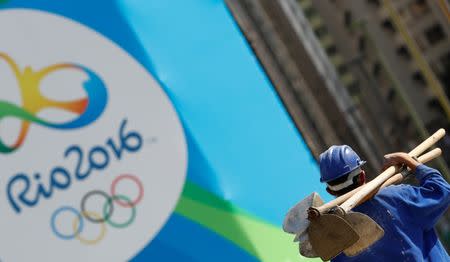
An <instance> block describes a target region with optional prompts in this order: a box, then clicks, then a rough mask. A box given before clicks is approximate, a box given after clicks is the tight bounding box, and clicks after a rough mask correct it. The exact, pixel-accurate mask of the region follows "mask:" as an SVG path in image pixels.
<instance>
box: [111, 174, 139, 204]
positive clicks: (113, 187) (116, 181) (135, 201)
mask: <svg viewBox="0 0 450 262" xmlns="http://www.w3.org/2000/svg"><path fill="white" fill-rule="evenodd" d="M127 178H128V179H129V180H131V181H133V182H135V183H136V185H137V186H138V187H139V195H138V197H137V198H136V199H135V200H134V201H132V202H131V205H130V203H127V204H124V203H122V202H121V201H119V200H117V201H116V203H117V204H118V205H120V206H123V207H131V206H135V205H137V204H138V203H139V202H140V201H141V200H142V197H143V196H144V186H143V185H142V182H141V181H140V180H139V179H138V178H137V177H135V176H132V175H120V176H118V177H116V179H114V181H113V182H112V183H111V195H113V196H115V195H116V187H117V184H118V183H119V181H120V180H123V179H127Z"/></svg>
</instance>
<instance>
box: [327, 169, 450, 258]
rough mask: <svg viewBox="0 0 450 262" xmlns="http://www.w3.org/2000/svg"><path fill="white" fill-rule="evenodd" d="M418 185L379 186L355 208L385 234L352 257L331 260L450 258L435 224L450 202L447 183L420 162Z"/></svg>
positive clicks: (342, 255)
mask: <svg viewBox="0 0 450 262" xmlns="http://www.w3.org/2000/svg"><path fill="white" fill-rule="evenodd" d="M415 176H416V177H417V178H418V179H419V181H420V186H410V185H395V186H389V187H386V188H384V189H382V190H381V191H380V192H379V193H378V194H377V195H375V197H374V198H372V199H371V200H369V201H367V202H365V203H364V204H362V205H360V206H358V207H356V208H355V209H354V211H356V212H361V213H364V214H366V215H368V216H370V217H371V218H372V219H373V220H375V222H377V223H378V224H379V225H380V226H381V227H382V228H383V229H384V232H385V233H384V236H383V237H382V238H381V239H380V240H379V241H377V242H376V243H375V244H373V245H372V246H371V247H370V248H369V249H367V250H365V251H364V252H362V253H361V254H359V255H358V256H355V257H347V256H345V255H344V254H343V253H342V254H340V255H339V256H337V257H336V258H334V259H333V260H332V261H377V262H378V261H414V262H415V261H439V262H442V261H450V257H449V256H448V254H447V252H446V251H445V248H444V247H443V246H442V244H441V242H440V241H439V239H438V237H437V235H436V232H435V230H434V225H435V224H436V222H437V220H438V219H439V218H440V217H441V216H442V214H443V213H444V212H445V211H446V209H447V207H448V206H449V203H450V185H449V184H448V183H447V182H446V181H445V180H444V179H443V178H442V176H441V174H440V173H439V172H438V171H437V170H435V169H433V168H430V167H427V166H425V165H419V166H418V167H417V169H416V171H415Z"/></svg>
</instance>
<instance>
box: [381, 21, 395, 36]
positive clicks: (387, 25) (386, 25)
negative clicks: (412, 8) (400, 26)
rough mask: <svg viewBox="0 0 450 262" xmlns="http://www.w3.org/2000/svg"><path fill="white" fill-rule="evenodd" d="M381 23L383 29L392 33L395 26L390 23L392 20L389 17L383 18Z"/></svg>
mask: <svg viewBox="0 0 450 262" xmlns="http://www.w3.org/2000/svg"><path fill="white" fill-rule="evenodd" d="M381 25H382V26H383V28H384V29H386V30H388V31H390V32H392V33H394V32H395V31H396V30H395V27H394V24H392V21H391V20H390V19H385V20H384V21H383V22H381Z"/></svg>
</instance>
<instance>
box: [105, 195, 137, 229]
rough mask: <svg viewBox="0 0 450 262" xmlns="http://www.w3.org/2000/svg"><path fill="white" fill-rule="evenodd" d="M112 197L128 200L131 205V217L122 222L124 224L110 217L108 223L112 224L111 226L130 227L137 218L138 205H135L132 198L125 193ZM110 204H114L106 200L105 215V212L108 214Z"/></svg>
mask: <svg viewBox="0 0 450 262" xmlns="http://www.w3.org/2000/svg"><path fill="white" fill-rule="evenodd" d="M112 199H113V200H118V199H122V200H125V201H127V204H129V205H131V217H130V218H129V219H128V220H127V221H125V222H124V223H122V224H119V223H116V222H113V221H112V220H110V219H107V220H106V222H107V223H108V224H110V225H111V226H113V227H116V228H124V227H128V226H129V225H130V224H131V223H133V221H134V219H135V218H136V207H135V206H133V205H132V202H131V200H130V199H129V198H128V197H126V196H124V195H117V196H113V197H112ZM110 206H112V205H111V204H110V202H105V205H103V216H106V215H105V214H108V209H109V207H110Z"/></svg>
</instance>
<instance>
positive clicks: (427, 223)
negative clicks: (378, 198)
mask: <svg viewBox="0 0 450 262" xmlns="http://www.w3.org/2000/svg"><path fill="white" fill-rule="evenodd" d="M415 175H416V177H417V179H418V180H419V182H420V186H405V187H402V188H403V190H402V191H401V193H400V195H399V199H397V201H398V202H401V203H402V205H401V209H402V210H401V211H403V212H405V213H406V214H405V215H406V220H410V222H412V223H414V224H416V225H418V226H420V227H422V228H424V229H425V230H429V229H431V228H433V227H434V225H435V224H436V222H437V221H438V219H439V218H440V217H441V216H442V214H443V213H444V212H445V211H446V210H447V207H448V206H449V203H450V185H449V184H448V183H447V181H445V179H444V178H443V177H442V176H441V174H440V173H439V171H437V170H436V169H433V168H430V167H427V166H425V165H419V166H418V167H417V168H416V171H415ZM407 218H409V219H407Z"/></svg>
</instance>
